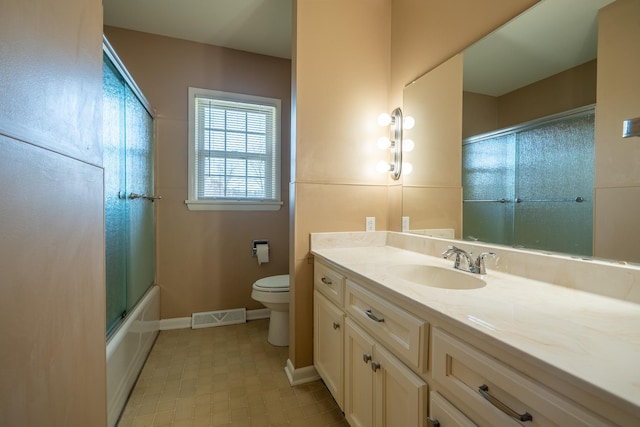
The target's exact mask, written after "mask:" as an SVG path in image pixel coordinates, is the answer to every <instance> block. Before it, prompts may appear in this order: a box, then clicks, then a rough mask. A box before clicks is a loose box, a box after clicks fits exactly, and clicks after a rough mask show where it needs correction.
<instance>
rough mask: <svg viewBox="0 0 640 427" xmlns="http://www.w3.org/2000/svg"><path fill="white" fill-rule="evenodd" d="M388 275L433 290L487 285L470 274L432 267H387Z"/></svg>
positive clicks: (410, 265) (414, 265) (416, 265)
mask: <svg viewBox="0 0 640 427" xmlns="http://www.w3.org/2000/svg"><path fill="white" fill-rule="evenodd" d="M389 273H391V274H392V275H394V276H397V277H399V278H400V279H403V280H407V281H409V282H413V283H417V284H419V285H424V286H431V287H433V288H443V289H478V288H482V287H483V286H485V285H486V284H487V282H485V281H484V280H482V279H481V278H479V277H475V276H472V274H471V273H464V272H462V271H458V270H454V269H448V268H442V267H435V266H432V265H419V264H408V265H394V266H391V267H389Z"/></svg>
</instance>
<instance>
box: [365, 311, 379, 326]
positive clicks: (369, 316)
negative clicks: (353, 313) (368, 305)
mask: <svg viewBox="0 0 640 427" xmlns="http://www.w3.org/2000/svg"><path fill="white" fill-rule="evenodd" d="M364 314H366V315H367V317H368V318H369V319H371V320H373V321H374V322H378V323H380V322H384V317H377V316H376V315H375V314H373V313H372V312H371V310H365V311H364Z"/></svg>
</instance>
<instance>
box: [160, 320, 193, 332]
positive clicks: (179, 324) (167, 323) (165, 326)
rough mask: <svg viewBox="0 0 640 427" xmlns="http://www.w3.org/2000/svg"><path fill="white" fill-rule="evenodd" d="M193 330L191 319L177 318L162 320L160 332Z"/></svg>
mask: <svg viewBox="0 0 640 427" xmlns="http://www.w3.org/2000/svg"><path fill="white" fill-rule="evenodd" d="M188 328H191V317H175V318H173V319H161V320H160V330H161V331H170V330H172V329H188Z"/></svg>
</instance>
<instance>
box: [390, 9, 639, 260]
mask: <svg viewBox="0 0 640 427" xmlns="http://www.w3.org/2000/svg"><path fill="white" fill-rule="evenodd" d="M612 1H613V0H598V1H595V0H594V1H589V2H585V1H582V0H563V1H559V0H543V1H541V2H539V3H537V4H536V5H534V6H533V7H531V8H530V9H529V10H527V11H526V12H524V13H523V14H521V15H520V16H518V17H516V18H515V19H513V20H512V21H510V22H509V23H507V24H506V25H504V26H503V27H501V28H499V29H498V30H496V31H495V32H494V33H492V34H490V35H489V36H487V37H485V38H483V39H482V40H480V41H479V42H477V43H475V44H474V45H472V46H470V47H469V48H467V49H466V50H464V51H463V52H462V53H461V54H460V55H457V56H456V57H454V58H452V59H451V60H449V61H447V62H445V63H444V64H442V65H441V66H439V67H437V68H436V69H434V70H432V71H430V72H429V73H427V74H425V75H424V76H423V77H421V78H419V79H418V80H416V81H415V82H413V83H411V84H409V85H407V87H406V88H405V90H404V101H403V104H404V105H403V109H404V111H405V114H408V115H411V116H413V117H415V118H416V126H415V127H414V129H413V130H412V132H411V133H409V132H407V134H408V135H407V137H408V138H411V139H413V140H414V142H415V144H416V148H417V147H418V146H419V145H420V144H425V143H426V144H427V145H433V144H434V142H433V139H434V133H433V131H432V130H429V132H430V133H428V134H422V133H421V132H423V131H425V132H426V131H427V129H426V128H427V127H432V128H434V127H436V128H437V127H443V126H447V127H455V126H457V127H459V128H460V130H459V133H458V135H457V137H455V136H454V137H453V139H454V140H455V139H456V138H457V141H460V142H459V144H460V146H457V147H456V149H457V151H456V152H451V147H450V145H451V144H447V143H446V141H445V142H440V146H439V147H435V148H434V147H431V148H429V150H428V152H426V153H425V152H424V151H422V152H420V151H419V150H415V151H416V154H415V155H412V157H411V158H410V159H407V160H408V161H410V162H411V163H412V164H413V165H414V173H415V172H416V171H420V170H426V169H434V162H435V163H438V164H440V165H441V166H440V167H441V168H442V169H446V170H448V171H449V172H448V173H450V174H451V171H452V170H453V171H454V172H453V175H457V176H456V177H455V179H451V180H449V181H448V182H439V180H440V176H438V174H435V175H432V176H431V177H430V178H426V179H424V180H423V181H422V182H421V181H420V178H419V179H414V178H412V177H405V180H404V183H403V216H404V217H405V219H406V220H407V219H408V223H409V227H408V229H403V231H413V232H417V233H423V234H431V235H436V236H443V237H455V238H462V237H463V235H462V230H461V229H462V222H463V221H462V198H463V195H462V183H461V178H460V177H461V169H462V168H461V158H462V150H461V142H462V140H463V139H464V138H467V137H469V136H473V135H478V134H483V133H485V132H490V131H493V130H496V129H504V128H509V127H511V126H514V125H517V124H520V123H525V122H529V121H533V120H536V119H539V118H541V117H545V116H550V115H553V114H557V113H561V112H565V111H569V110H573V109H575V108H578V107H584V106H588V105H590V104H594V103H595V99H596V93H597V94H598V108H596V120H597V121H598V124H599V125H598V126H599V127H601V125H600V123H601V122H602V120H600V119H599V114H600V113H599V108H600V107H599V106H600V101H601V98H603V97H602V94H603V93H602V92H601V91H603V90H605V89H604V87H605V86H604V85H601V82H600V76H599V75H598V76H596V70H597V71H598V73H600V69H601V67H600V65H602V64H597V61H596V55H597V53H598V44H597V43H598V41H597V37H598V11H599V9H601V8H602V7H604V6H606V5H608V4H609V3H612ZM626 2H627V0H618V1H617V2H616V5H615V6H616V7H617V6H618V5H617V3H626ZM623 6H624V5H623ZM634 7H635V6H634ZM622 8H623V7H622V6H621V7H620V9H622ZM618 13H620V12H618ZM622 13H624V12H622ZM627 13H629V11H627ZM609 21H611V20H609ZM621 24H622V23H621ZM610 27H611V25H610ZM629 28H630V29H629ZM629 28H627V30H626V31H627V32H626V33H625V35H624V37H628V34H629V31H632V32H634V33H636V32H639V30H640V29H638V28H637V23H636V24H632V26H631V27H629ZM634 40H636V38H635V36H634ZM534 42H535V43H534ZM505 53H506V58H504V57H505V55H503V54H505ZM500 56H502V58H501V57H500ZM505 59H506V60H507V61H506V62H504V60H505ZM626 59H627V58H625V60H626ZM634 61H637V62H640V59H638V58H636V59H634ZM462 63H464V71H462V65H461V64H462ZM458 64H460V70H457V68H456V67H457V66H458ZM596 65H597V68H596ZM443 67H444V68H446V69H447V71H446V72H444V71H443V70H442V68H443ZM611 67H615V68H619V64H618V65H615V66H613V65H612V66H611ZM456 72H457V73H458V74H459V75H460V76H459V78H460V79H461V80H462V79H463V81H464V83H463V84H462V83H460V86H462V85H464V88H462V87H460V88H456V83H455V78H456ZM438 73H439V74H441V75H445V74H446V75H447V76H448V78H449V79H450V81H449V82H447V83H446V84H443V83H442V81H439V82H437V83H433V82H429V81H428V80H429V79H433V78H434V75H437V74H438ZM452 79H453V80H452ZM596 81H597V86H596ZM533 82H535V84H532V83H533ZM540 84H545V85H546V87H547V89H548V88H550V89H548V91H547V92H545V91H542V90H540V89H539V88H540V86H539V85H540ZM447 85H448V86H447ZM442 86H447V87H448V88H449V92H448V94H447V96H446V97H442V98H440V99H439V100H437V101H435V105H436V106H435V107H434V106H433V104H434V100H433V98H434V97H437V93H435V92H436V91H435V88H440V87H442ZM426 88H429V89H426ZM607 88H609V89H610V88H611V84H608V85H607ZM456 90H457V92H456ZM463 92H464V96H461V97H460V98H461V99H460V100H459V101H460V102H459V104H460V105H459V106H452V109H451V110H449V113H447V114H448V116H449V117H453V118H452V119H449V120H448V121H447V122H445V123H440V122H441V120H434V119H433V116H434V114H437V111H436V110H438V109H440V108H443V104H445V103H452V102H457V95H459V94H461V93H463ZM607 96H608V94H607ZM495 98H500V102H499V103H497V104H498V105H497V106H496V105H495V104H496V102H495ZM451 99H453V101H451ZM488 99H492V102H494V105H492V106H488V104H487V102H486V101H487V100H488ZM428 103H431V104H432V106H431V107H424V105H425V104H428ZM634 108H637V103H636V106H635V107H634ZM473 111H475V112H481V113H484V114H485V115H486V114H488V115H490V116H491V121H492V122H493V123H492V125H491V126H488V125H487V122H488V121H487V120H486V117H485V118H483V119H482V120H480V119H479V118H478V116H475V115H472V112H473ZM421 117H422V118H425V119H426V121H427V122H428V124H427V125H425V124H424V123H423V126H420V118H421ZM462 117H463V118H462ZM622 119H623V118H620V121H622ZM613 126H614V125H610V126H609V128H612V127H613ZM620 126H621V123H620ZM597 132H598V131H596V145H598V144H601V143H600V141H599V139H598V135H597ZM615 136H616V137H617V136H618V135H615ZM607 138H610V136H607ZM450 141H451V139H450V140H449V142H450ZM435 144H438V143H437V142H435ZM443 150H444V151H446V153H444V154H443ZM595 152H596V155H597V152H598V148H597V147H596V149H595ZM410 155H411V153H410ZM629 155H632V154H630V153H627V156H629ZM427 157H429V158H428V159H427ZM434 158H435V159H436V160H434ZM614 160H615V159H614ZM442 165H444V166H442ZM599 167H600V168H602V167H601V166H599V165H596V174H595V175H596V176H597V175H598V174H599V173H600V172H599V169H598V168H599ZM604 167H606V168H607V169H608V170H615V168H616V167H618V166H617V165H616V164H607V165H604ZM600 170H602V169H600ZM418 173H420V172H418ZM610 174H611V173H610ZM600 175H601V176H603V175H605V174H602V173H600ZM594 185H595V191H594V194H592V195H589V196H594V195H595V193H596V192H597V191H598V183H597V182H596V183H595V184H594ZM424 189H428V193H429V198H428V199H427V200H428V202H424V199H421V198H422V197H424V195H425V194H426V193H425V191H423V190H424ZM418 190H420V191H418ZM437 192H440V193H442V194H438V195H436V194H435V193H437ZM445 193H446V194H445ZM634 203H635V202H634ZM638 203H640V202H638ZM425 205H429V206H430V207H429V208H425ZM614 209H615V208H614ZM617 209H618V210H624V208H617ZM425 210H426V211H428V212H426V213H425ZM447 210H448V213H446V212H447ZM452 212H453V214H452ZM445 213H446V214H445ZM596 213H597V210H596V208H595V207H594V214H596ZM456 214H457V215H456ZM425 215H426V216H425ZM599 218H600V219H603V218H605V216H604V215H600V216H599ZM614 221H615V220H614ZM607 222H609V223H611V221H610V220H608V221H607ZM601 223H602V221H600V222H598V221H596V220H595V219H594V223H593V232H594V235H595V236H596V240H597V236H598V229H597V227H598V224H601ZM403 224H406V222H405V221H403ZM634 227H635V226H634ZM403 228H404V227H403ZM600 228H601V229H602V230H603V231H602V233H601V234H606V235H607V238H605V239H600V241H603V242H605V241H606V244H601V245H600V246H598V245H594V248H593V256H595V257H598V258H614V259H624V260H628V261H634V262H640V253H639V252H640V249H639V248H634V247H633V246H631V247H630V245H632V244H631V243H629V242H628V240H630V239H629V237H628V236H624V233H622V235H621V236H613V234H615V233H612V232H611V230H610V229H606V227H600ZM639 232H640V230H639ZM634 233H635V230H633V231H632V234H634ZM621 240H625V243H624V244H623V246H625V250H624V251H621V253H624V255H620V253H617V252H616V250H615V249H612V248H615V247H616V246H617V245H620V244H621V243H620V241H621ZM541 249H544V248H541Z"/></svg>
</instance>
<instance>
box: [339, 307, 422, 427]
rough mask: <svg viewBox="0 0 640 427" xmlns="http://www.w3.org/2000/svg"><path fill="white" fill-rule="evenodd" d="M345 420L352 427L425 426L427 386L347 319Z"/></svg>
mask: <svg viewBox="0 0 640 427" xmlns="http://www.w3.org/2000/svg"><path fill="white" fill-rule="evenodd" d="M345 323H346V328H345V407H344V412H345V417H346V419H347V421H348V422H349V425H350V426H351V427H370V426H373V427H383V426H385V427H394V426H403V427H414V426H415V427H418V426H424V425H425V417H426V401H425V396H426V392H427V383H426V382H425V381H424V380H422V379H421V378H420V377H418V376H417V375H416V374H415V373H413V372H412V371H411V370H410V369H409V368H407V367H406V366H405V365H404V364H403V363H402V362H400V361H399V360H398V358H396V357H395V356H394V355H393V354H391V353H390V352H389V351H387V350H386V349H385V348H384V347H383V346H382V344H380V343H379V342H378V341H376V340H375V339H374V338H373V337H372V336H371V335H369V334H368V333H367V332H365V331H364V330H363V329H362V328H360V327H359V326H358V325H356V323H355V322H354V321H352V320H351V319H349V318H347V319H346V322H345Z"/></svg>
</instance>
